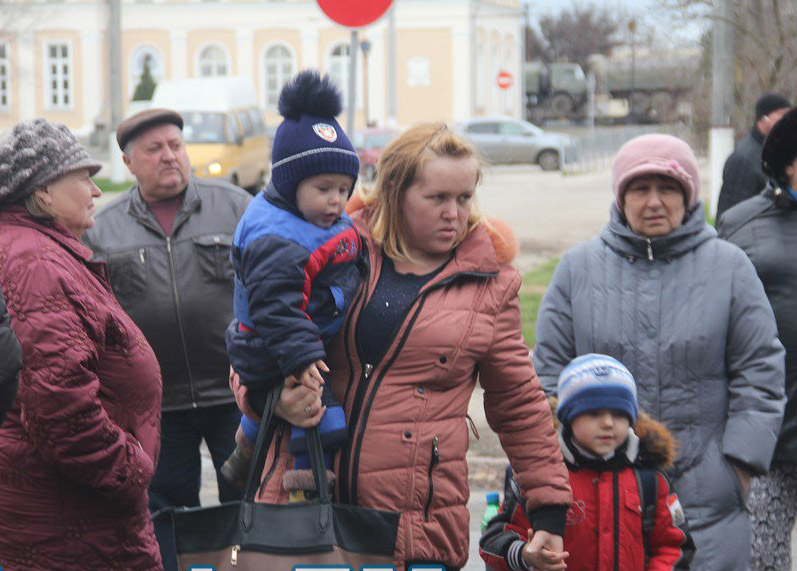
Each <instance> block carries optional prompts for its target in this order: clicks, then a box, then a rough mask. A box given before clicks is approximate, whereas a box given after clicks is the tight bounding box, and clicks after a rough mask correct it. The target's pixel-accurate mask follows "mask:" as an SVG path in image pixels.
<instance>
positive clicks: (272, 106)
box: [260, 42, 298, 112]
mask: <svg viewBox="0 0 797 571" xmlns="http://www.w3.org/2000/svg"><path fill="white" fill-rule="evenodd" d="M275 48H282V49H284V50H286V51H287V52H288V58H289V59H290V62H289V63H290V70H289V72H288V73H287V74H283V71H282V70H283V65H284V64H285V61H282V60H278V61H277V62H276V64H277V86H276V90H275V91H273V92H272V91H271V90H270V89H269V86H268V80H269V77H271V76H270V74H269V64H270V61H269V55H268V54H269V52H270V51H271V50H273V49H275ZM297 61H298V58H297V57H296V50H294V49H293V47H292V46H291V45H290V44H286V43H285V42H272V43H269V44H266V46H264V47H263V52H262V55H261V57H260V65H261V68H260V69H261V71H262V72H263V91H262V93H263V108H264V109H266V110H267V111H273V112H276V111H277V103H278V101H279V94H280V91H282V88H283V86H284V85H285V84H286V83H288V81H290V80H291V78H292V77H293V76H294V75H296V73H297V64H296V62H297ZM270 95H274V102H273V103H271V102H270V101H269V96H270Z"/></svg>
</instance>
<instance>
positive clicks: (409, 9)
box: [0, 0, 523, 135]
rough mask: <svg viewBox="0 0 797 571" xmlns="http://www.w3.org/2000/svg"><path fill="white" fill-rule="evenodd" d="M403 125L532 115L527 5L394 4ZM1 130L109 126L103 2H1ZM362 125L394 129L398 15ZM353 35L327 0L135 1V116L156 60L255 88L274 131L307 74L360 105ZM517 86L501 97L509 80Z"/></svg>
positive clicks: (372, 55) (131, 58)
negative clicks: (332, 14)
mask: <svg viewBox="0 0 797 571" xmlns="http://www.w3.org/2000/svg"><path fill="white" fill-rule="evenodd" d="M393 9H394V10H395V13H394V15H393V18H394V27H395V38H396V41H395V74H396V75H395V77H396V81H395V84H396V116H395V119H394V120H395V123H397V124H398V125H399V126H407V125H411V124H413V123H416V122H419V121H431V120H444V121H447V122H454V121H458V120H462V119H465V118H467V117H471V116H477V115H497V114H500V115H509V116H513V117H520V115H521V86H520V78H521V73H520V69H521V63H520V54H521V51H522V35H521V29H522V20H523V12H522V10H521V7H520V2H519V0H394V7H393ZM0 12H2V13H0V131H5V130H7V129H9V128H10V127H11V126H13V125H14V124H15V123H16V122H18V121H21V120H25V119H31V118H35V117H46V118H48V119H50V120H53V121H58V122H62V123H65V124H66V125H68V126H69V127H70V128H72V129H73V130H75V131H76V132H78V133H80V134H83V135H88V134H89V133H90V132H91V131H92V130H93V129H94V126H95V125H96V124H103V123H104V122H107V118H108V114H109V104H108V97H109V93H110V89H109V79H108V78H109V72H108V56H107V54H108V38H107V33H106V30H107V20H108V6H107V4H106V3H104V2H96V1H93V0H62V1H51V2H46V1H45V2H42V1H39V0H0ZM359 35H360V40H364V39H365V40H368V42H370V44H371V49H370V51H369V56H368V65H367V89H364V82H363V77H364V76H365V75H366V74H364V73H363V69H364V68H363V57H362V53H360V54H358V63H359V67H358V70H359V71H358V74H359V77H358V82H357V83H358V85H357V112H356V125H357V126H358V127H360V126H363V125H364V124H365V120H366V118H365V112H366V106H365V105H364V104H363V93H366V92H367V93H368V105H367V112H368V120H369V121H370V122H372V123H375V124H378V125H385V124H388V123H390V122H391V121H392V120H393V118H391V117H390V116H389V115H390V109H389V108H388V107H389V95H388V87H389V82H388V74H389V66H388V64H389V59H390V58H389V36H390V35H389V17H383V18H382V19H380V20H379V21H377V22H376V23H374V24H372V25H370V26H368V27H366V28H363V29H361V30H360V32H359ZM349 39H350V31H349V30H348V29H346V28H343V27H340V26H338V25H336V24H334V23H333V22H332V21H330V20H329V19H328V18H327V17H326V16H325V15H324V14H323V12H321V10H320V9H319V8H318V6H317V4H316V2H315V1H314V0H281V1H280V0H270V1H269V0H261V1H249V0H217V1H198V0H122V68H123V69H122V82H123V88H122V89H123V93H124V95H125V110H126V112H127V109H128V101H129V99H130V97H131V96H132V94H133V91H134V89H135V87H136V85H137V84H138V81H139V78H140V75H141V72H142V70H143V66H144V61H145V59H149V62H150V69H151V71H152V73H153V76H154V78H155V79H156V81H157V80H159V79H166V78H175V79H176V78H185V77H197V76H214V75H241V76H246V77H249V78H251V79H252V81H253V83H254V85H255V89H256V91H257V94H258V98H259V100H260V103H261V106H262V108H263V109H264V110H265V112H266V120H267V122H268V123H269V124H270V125H276V124H277V123H279V121H280V118H279V115H278V114H277V111H276V99H277V94H278V93H279V90H280V88H281V87H282V85H283V84H284V83H285V81H286V80H287V79H288V78H290V77H291V76H292V75H293V74H294V73H296V72H297V71H298V70H299V69H303V68H318V69H320V70H321V71H323V72H327V73H330V74H331V75H332V77H333V78H334V79H335V80H336V81H338V83H339V85H340V86H341V87H342V89H343V91H344V96H347V95H346V93H345V92H346V91H347V87H348V79H347V78H348V59H349ZM502 70H504V71H508V72H510V73H511V74H512V76H513V77H514V80H515V81H514V84H513V85H512V87H510V88H509V89H499V88H498V85H497V75H498V73H499V72H500V71H502Z"/></svg>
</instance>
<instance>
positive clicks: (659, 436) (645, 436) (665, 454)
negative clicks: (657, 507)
mask: <svg viewBox="0 0 797 571" xmlns="http://www.w3.org/2000/svg"><path fill="white" fill-rule="evenodd" d="M548 403H549V404H550V405H551V411H552V412H553V423H554V428H556V430H557V432H559V433H561V430H560V428H561V423H560V422H559V419H558V418H557V417H556V407H557V406H559V400H558V399H556V398H555V397H549V398H548ZM633 432H634V433H635V434H636V437H637V438H638V439H639V443H638V451H636V450H634V451H633V452H636V454H635V456H636V458H635V460H634V461H633V463H634V464H635V465H637V466H639V467H640V468H649V469H653V470H666V469H667V468H671V467H672V466H673V463H674V462H675V457H676V456H677V453H678V442H677V441H676V440H675V437H674V436H673V435H672V434H671V433H670V431H669V430H667V427H666V426H664V424H662V423H661V422H659V421H657V420H654V419H653V418H652V417H651V416H650V415H649V414H647V413H645V412H642V411H639V416H638V417H637V421H636V423H635V424H634V426H633ZM631 448H632V447H631V446H629V450H630V449H631ZM562 452H563V453H564V450H563V451H562Z"/></svg>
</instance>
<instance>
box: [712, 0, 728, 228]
mask: <svg viewBox="0 0 797 571" xmlns="http://www.w3.org/2000/svg"><path fill="white" fill-rule="evenodd" d="M713 18H714V23H713V29H714V34H713V46H712V64H711V78H712V79H711V132H710V134H709V153H710V159H711V204H710V208H709V211H710V213H711V216H716V214H717V201H718V199H719V192H720V188H721V186H722V167H723V166H724V165H725V160H726V159H727V158H728V155H730V154H731V153H732V152H733V127H732V126H731V124H732V123H731V119H732V117H733V85H734V49H733V48H734V46H733V42H734V29H733V28H734V14H733V5H732V0H715V2H714V14H713Z"/></svg>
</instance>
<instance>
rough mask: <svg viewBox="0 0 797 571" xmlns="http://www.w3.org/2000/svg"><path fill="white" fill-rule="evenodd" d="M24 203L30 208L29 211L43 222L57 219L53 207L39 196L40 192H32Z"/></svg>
mask: <svg viewBox="0 0 797 571" xmlns="http://www.w3.org/2000/svg"><path fill="white" fill-rule="evenodd" d="M22 204H23V205H24V206H25V208H26V209H27V210H28V213H29V214H30V215H31V216H33V217H34V218H36V219H37V220H40V221H42V222H53V221H55V219H56V216H55V212H54V211H53V209H52V208H51V207H50V206H49V205H48V204H47V203H45V202H44V200H42V199H41V197H40V196H39V193H38V192H36V191H34V192H31V193H30V194H29V195H28V196H27V197H26V198H25V199H24V200H23V201H22Z"/></svg>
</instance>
